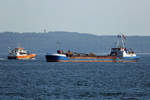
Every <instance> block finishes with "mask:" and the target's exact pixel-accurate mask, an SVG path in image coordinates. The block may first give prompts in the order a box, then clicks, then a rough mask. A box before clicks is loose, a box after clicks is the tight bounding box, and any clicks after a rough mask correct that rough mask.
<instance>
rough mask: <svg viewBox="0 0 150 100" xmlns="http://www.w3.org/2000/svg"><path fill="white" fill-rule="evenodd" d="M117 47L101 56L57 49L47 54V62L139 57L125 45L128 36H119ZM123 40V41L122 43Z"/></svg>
mask: <svg viewBox="0 0 150 100" xmlns="http://www.w3.org/2000/svg"><path fill="white" fill-rule="evenodd" d="M117 37H118V39H117V44H116V47H114V48H111V51H110V54H107V55H104V56H101V55H96V54H94V53H90V54H84V53H77V52H72V51H67V52H64V51H63V50H57V53H54V54H47V55H46V56H45V57H46V61H47V62H136V61H137V60H138V59H139V57H138V56H137V55H136V53H135V52H134V51H133V50H132V49H127V48H126V47H125V40H126V37H125V36H124V35H118V36H117ZM120 42H121V43H120Z"/></svg>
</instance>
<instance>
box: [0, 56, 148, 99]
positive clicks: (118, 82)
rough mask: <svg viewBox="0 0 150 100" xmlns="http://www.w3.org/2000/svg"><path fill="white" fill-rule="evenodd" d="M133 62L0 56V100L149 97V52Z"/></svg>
mask: <svg viewBox="0 0 150 100" xmlns="http://www.w3.org/2000/svg"><path fill="white" fill-rule="evenodd" d="M140 56H141V59H140V61H139V62H136V63H135V62H134V63H101V62H97V63H95V62H94V63H50V62H49V63H47V62H46V61H45V59H44V56H38V57H37V59H35V60H7V59H6V57H2V58H1V59H0V100H150V54H149V55H146V54H144V55H140Z"/></svg>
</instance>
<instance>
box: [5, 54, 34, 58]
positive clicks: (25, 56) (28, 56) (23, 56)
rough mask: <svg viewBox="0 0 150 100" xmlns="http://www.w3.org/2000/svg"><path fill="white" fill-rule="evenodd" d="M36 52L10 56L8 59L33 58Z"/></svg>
mask: <svg viewBox="0 0 150 100" xmlns="http://www.w3.org/2000/svg"><path fill="white" fill-rule="evenodd" d="M35 57H36V54H29V55H22V56H8V59H33V58H35Z"/></svg>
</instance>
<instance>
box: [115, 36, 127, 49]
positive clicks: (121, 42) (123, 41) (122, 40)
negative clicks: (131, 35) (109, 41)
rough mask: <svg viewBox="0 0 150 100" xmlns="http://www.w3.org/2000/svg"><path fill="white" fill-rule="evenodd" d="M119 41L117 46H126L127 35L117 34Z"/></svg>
mask: <svg viewBox="0 0 150 100" xmlns="http://www.w3.org/2000/svg"><path fill="white" fill-rule="evenodd" d="M117 38H118V39H117V43H116V47H117V48H125V39H126V37H125V36H124V35H123V34H122V35H117Z"/></svg>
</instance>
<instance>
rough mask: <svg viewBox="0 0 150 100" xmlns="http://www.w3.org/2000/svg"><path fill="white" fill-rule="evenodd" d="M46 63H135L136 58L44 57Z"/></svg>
mask: <svg viewBox="0 0 150 100" xmlns="http://www.w3.org/2000/svg"><path fill="white" fill-rule="evenodd" d="M45 57H46V61H47V62H137V60H138V58H137V57H126V58H118V57H116V56H96V57H61V56H54V55H46V56H45Z"/></svg>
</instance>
